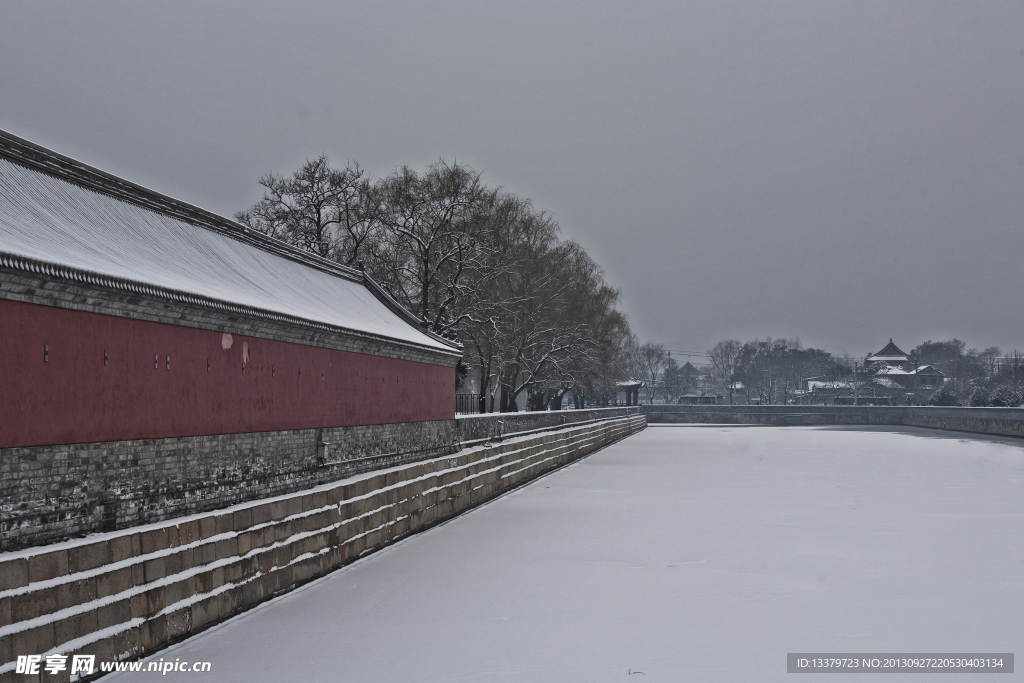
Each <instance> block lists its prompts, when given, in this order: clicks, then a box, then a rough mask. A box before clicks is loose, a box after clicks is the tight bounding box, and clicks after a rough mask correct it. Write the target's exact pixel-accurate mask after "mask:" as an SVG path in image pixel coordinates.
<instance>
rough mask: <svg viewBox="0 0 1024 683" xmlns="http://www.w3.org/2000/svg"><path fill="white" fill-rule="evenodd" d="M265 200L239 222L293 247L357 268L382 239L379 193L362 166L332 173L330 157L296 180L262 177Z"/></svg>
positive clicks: (244, 213) (295, 176)
mask: <svg viewBox="0 0 1024 683" xmlns="http://www.w3.org/2000/svg"><path fill="white" fill-rule="evenodd" d="M260 185H262V186H263V187H264V188H265V192H264V195H263V198H262V199H261V200H260V201H258V202H256V204H255V205H254V206H253V207H252V208H250V209H248V210H247V211H239V212H238V213H236V214H235V219H236V220H237V221H238V222H240V223H243V224H244V225H246V226H248V227H250V228H252V229H254V230H258V231H260V232H262V233H264V234H267V235H270V236H271V237H275V238H277V239H280V240H282V241H284V242H288V243H289V244H293V245H295V246H298V247H301V248H303V249H306V250H307V251H311V252H313V253H314V254H317V255H318V256H323V257H325V258H330V259H334V260H337V261H340V262H341V263H344V264H346V265H352V264H354V263H356V262H357V261H358V260H359V259H360V258H361V257H362V256H363V255H364V253H365V251H366V250H367V249H368V248H369V246H370V244H371V243H372V242H373V240H374V238H375V237H377V236H378V235H377V232H376V230H375V227H376V216H377V209H378V201H377V200H378V193H377V192H375V191H374V185H373V184H372V183H371V182H370V181H369V179H368V178H366V177H365V174H364V173H363V170H362V169H361V168H359V165H358V164H355V163H351V162H350V163H348V164H347V165H346V166H345V168H342V169H334V168H331V165H330V162H329V160H328V159H327V157H326V156H320V157H317V158H316V159H312V160H310V161H307V162H306V163H304V164H303V165H302V167H300V168H299V169H298V170H297V171H296V172H295V173H294V174H292V176H291V177H290V178H286V177H284V176H278V175H274V174H273V173H268V174H267V175H265V176H263V177H262V178H260Z"/></svg>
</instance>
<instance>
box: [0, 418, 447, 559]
mask: <svg viewBox="0 0 1024 683" xmlns="http://www.w3.org/2000/svg"><path fill="white" fill-rule="evenodd" d="M458 441H459V439H458V435H457V431H456V424H455V421H454V420H438V421H432V422H409V423H400V424H383V425H364V426H355V427H337V428H325V429H300V430H289V431H275V432H256V433H247V434H218V435H212V436H190V437H178V438H169V439H139V440H132V441H113V442H104V443H83V444H68V445H59V446H31V447H25V448H4V449H0V550H12V549H16V548H20V547H25V546H31V545H39V544H42V543H52V542H55V541H61V540H64V539H67V538H70V537H73V536H78V535H82V534H86V533H92V532H99V531H108V530H114V529H125V528H128V527H132V526H137V525H140V524H149V523H152V522H158V521H162V520H166V519H172V518H174V517H179V516H183V515H189V514H195V513H197V512H204V511H207V510H215V509H217V508H222V507H226V506H228V505H234V504H236V503H240V502H245V501H250V500H258V499H261V498H268V497H271V496H276V495H280V494H283V493H290V492H293V491H298V490H301V489H305V488H309V487H311V486H316V485H318V484H323V483H326V482H330V481H336V480H338V479H341V478H343V477H347V476H351V475H353V474H357V473H360V472H366V471H370V470H374V469H380V468H382V467H390V466H393V465H396V464H401V463H405V462H411V461H416V460H421V459H423V458H428V457H433V456H436V455H438V454H447V453H451V452H453V451H455V450H457V449H458ZM319 442H327V443H329V444H331V446H330V447H329V450H328V452H327V457H326V459H321V458H319V457H318V454H317V443H319Z"/></svg>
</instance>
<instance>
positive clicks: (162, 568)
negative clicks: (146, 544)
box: [142, 557, 167, 583]
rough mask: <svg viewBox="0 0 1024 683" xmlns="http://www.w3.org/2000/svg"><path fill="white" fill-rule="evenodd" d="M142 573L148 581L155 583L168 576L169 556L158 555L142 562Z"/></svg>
mask: <svg viewBox="0 0 1024 683" xmlns="http://www.w3.org/2000/svg"><path fill="white" fill-rule="evenodd" d="M142 575H143V580H144V581H145V582H146V583H153V582H154V581H159V580H160V579H162V578H164V577H165V576H167V558H166V557H156V558H153V559H152V560H146V561H145V562H144V563H143V564H142Z"/></svg>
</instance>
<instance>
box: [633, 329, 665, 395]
mask: <svg viewBox="0 0 1024 683" xmlns="http://www.w3.org/2000/svg"><path fill="white" fill-rule="evenodd" d="M638 361H639V366H640V370H641V372H642V373H643V375H642V377H643V380H644V384H645V385H646V390H647V402H648V403H654V396H655V393H656V392H657V390H658V386H659V382H660V381H661V376H662V372H664V370H665V368H666V367H667V366H668V361H669V356H668V352H667V351H666V350H665V347H664V346H662V345H661V344H653V343H651V342H647V343H646V344H644V345H643V346H641V347H640V349H639V352H638Z"/></svg>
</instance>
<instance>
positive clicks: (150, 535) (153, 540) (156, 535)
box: [139, 527, 171, 555]
mask: <svg viewBox="0 0 1024 683" xmlns="http://www.w3.org/2000/svg"><path fill="white" fill-rule="evenodd" d="M139 540H140V542H141V545H142V554H143V555H148V554H150V553H155V552H157V551H158V550H166V549H167V548H169V547H171V539H170V535H169V534H168V533H167V527H158V528H156V529H151V530H150V531H144V532H142V533H141V534H139Z"/></svg>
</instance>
